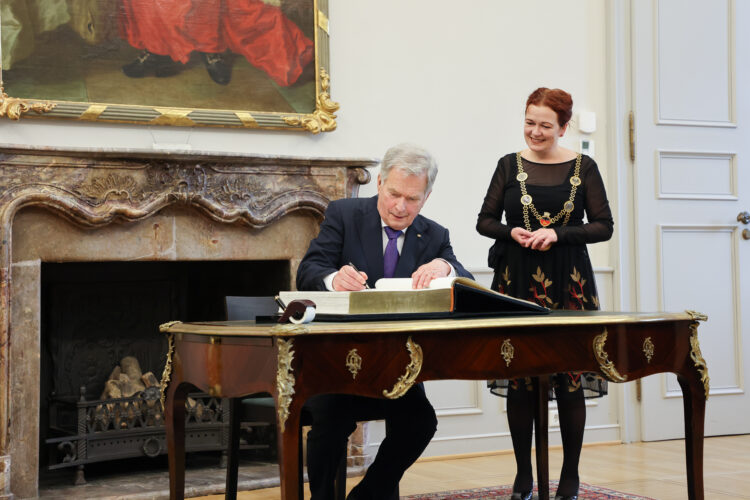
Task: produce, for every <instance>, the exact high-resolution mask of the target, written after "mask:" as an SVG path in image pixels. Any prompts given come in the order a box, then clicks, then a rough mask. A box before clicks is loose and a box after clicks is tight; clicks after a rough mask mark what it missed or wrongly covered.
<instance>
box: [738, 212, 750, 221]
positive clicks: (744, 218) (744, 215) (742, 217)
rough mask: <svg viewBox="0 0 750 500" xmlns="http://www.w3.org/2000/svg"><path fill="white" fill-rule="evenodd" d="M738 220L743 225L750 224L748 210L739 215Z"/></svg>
mask: <svg viewBox="0 0 750 500" xmlns="http://www.w3.org/2000/svg"><path fill="white" fill-rule="evenodd" d="M737 220H738V221H739V222H742V223H743V224H750V213H747V210H746V211H744V212H740V213H739V214H737Z"/></svg>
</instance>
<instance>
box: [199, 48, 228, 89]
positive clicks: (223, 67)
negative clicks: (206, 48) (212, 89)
mask: <svg viewBox="0 0 750 500" xmlns="http://www.w3.org/2000/svg"><path fill="white" fill-rule="evenodd" d="M203 62H204V64H205V65H206V70H208V76H210V77H211V80H213V81H215V82H216V83H218V84H219V85H226V84H228V83H229V80H231V79H232V67H231V66H230V65H229V64H228V63H227V61H226V59H225V58H224V56H223V55H222V54H209V53H204V54H203Z"/></svg>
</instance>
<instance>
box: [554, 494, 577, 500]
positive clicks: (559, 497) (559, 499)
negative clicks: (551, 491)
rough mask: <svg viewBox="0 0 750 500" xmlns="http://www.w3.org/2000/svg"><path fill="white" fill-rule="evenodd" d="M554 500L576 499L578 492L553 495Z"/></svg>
mask: <svg viewBox="0 0 750 500" xmlns="http://www.w3.org/2000/svg"><path fill="white" fill-rule="evenodd" d="M555 500H578V493H576V494H575V495H555Z"/></svg>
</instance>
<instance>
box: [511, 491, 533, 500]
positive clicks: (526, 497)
mask: <svg viewBox="0 0 750 500" xmlns="http://www.w3.org/2000/svg"><path fill="white" fill-rule="evenodd" d="M531 494H532V492H531V491H526V492H524V493H519V492H517V491H514V492H513V494H512V495H511V496H510V500H531Z"/></svg>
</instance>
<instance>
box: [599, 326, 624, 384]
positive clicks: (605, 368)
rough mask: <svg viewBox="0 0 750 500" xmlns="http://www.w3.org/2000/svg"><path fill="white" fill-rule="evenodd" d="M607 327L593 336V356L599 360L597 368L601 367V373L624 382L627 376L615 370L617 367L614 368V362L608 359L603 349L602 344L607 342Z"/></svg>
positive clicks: (614, 380)
mask: <svg viewBox="0 0 750 500" xmlns="http://www.w3.org/2000/svg"><path fill="white" fill-rule="evenodd" d="M607 335H608V332H607V328H606V327H605V328H604V331H603V332H602V333H601V334H600V335H597V336H596V337H594V356H596V360H597V361H598V362H599V368H601V370H602V373H603V374H604V375H605V376H606V377H607V378H608V379H609V380H611V381H612V382H625V381H626V380H627V379H628V377H627V376H622V375H620V373H619V372H618V371H617V368H615V364H614V363H613V362H611V361H610V360H609V356H608V355H607V353H606V352H605V351H604V344H605V342H607Z"/></svg>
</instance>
